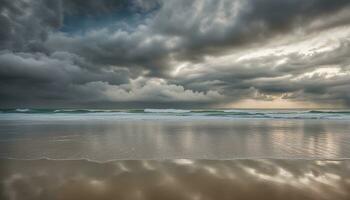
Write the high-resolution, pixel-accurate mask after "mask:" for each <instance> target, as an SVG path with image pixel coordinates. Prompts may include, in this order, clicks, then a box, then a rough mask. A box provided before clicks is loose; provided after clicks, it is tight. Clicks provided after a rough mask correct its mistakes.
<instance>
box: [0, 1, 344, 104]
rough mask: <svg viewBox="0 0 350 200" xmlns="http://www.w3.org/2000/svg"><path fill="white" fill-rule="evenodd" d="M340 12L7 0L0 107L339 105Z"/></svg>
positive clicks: (255, 4) (2, 8) (248, 5)
mask: <svg viewBox="0 0 350 200" xmlns="http://www.w3.org/2000/svg"><path fill="white" fill-rule="evenodd" d="M349 11H350V2H349V1H347V0H338V1H328V0H314V1H307V2H305V1H302V0H287V1H279V0H266V1H259V0H248V1H243V0H235V1H231V0H227V1H226V0H221V1H213V0H196V1H183V0H180V1H179V0H169V1H162V0H133V1H120V0H115V1H114V0H113V1H105V0H103V1H90V0H89V1H81V0H69V1H68V0H67V1H66V0H54V1H48V0H35V1H34V0H26V1H24V0H15V1H13V0H11V1H10V0H5V1H2V2H1V3H0V25H1V27H3V28H2V29H1V30H0V96H1V98H0V106H1V107H235V106H237V105H239V102H242V101H246V100H249V101H252V102H256V103H257V104H258V102H260V103H261V102H265V103H266V102H270V103H271V104H273V103H274V102H277V101H278V102H282V101H284V102H297V103H298V104H296V105H298V106H300V107H303V106H306V105H311V104H312V105H314V106H319V107H326V106H332V107H348V106H350V91H349V89H348V88H349V87H350V60H349V54H350V49H349V48H350V45H349V44H350V24H349V23H350V14H349V13H350V12H349ZM252 107H254V105H252Z"/></svg>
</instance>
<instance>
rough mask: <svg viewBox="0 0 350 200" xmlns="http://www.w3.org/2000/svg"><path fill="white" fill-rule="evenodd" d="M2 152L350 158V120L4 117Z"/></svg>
mask: <svg viewBox="0 0 350 200" xmlns="http://www.w3.org/2000/svg"><path fill="white" fill-rule="evenodd" d="M0 157H2V158H19V159H38V158H52V159H82V158H85V159H91V160H97V161H108V160H115V159H174V158H188V159H234V158H307V159H309V158H349V157H350V123H349V121H347V120H285V119H284V120H278V119H273V120H271V119H234V120H215V119H214V120H152V119H148V120H147V119H146V120H139V119H138V120H105V119H104V120H96V119H91V120H90V119H87V120H79V119H74V120H45V119H40V120H15V119H13V120H9V119H7V120H0Z"/></svg>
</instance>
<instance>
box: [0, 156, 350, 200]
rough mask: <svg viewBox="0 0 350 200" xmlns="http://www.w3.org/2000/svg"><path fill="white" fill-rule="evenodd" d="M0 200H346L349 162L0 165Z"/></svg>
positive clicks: (349, 183)
mask: <svg viewBox="0 0 350 200" xmlns="http://www.w3.org/2000/svg"><path fill="white" fill-rule="evenodd" d="M0 163H1V165H0V180H1V182H0V199H4V200H13V199H16V200H47V199H50V200H80V199H83V200H115V199H118V200H124V199H125V200H168V199H169V200H197V199H198V200H232V199H242V200H248V199H252V200H255V199H259V200H277V199H281V200H282V199H283V200H335V199H336V200H348V199H350V162H349V160H230V161H228V160H225V161H218V160H216V161H214V160H184V159H180V160H166V161H159V160H158V161H156V160H136V161H131V160H129V161H113V162H107V163H95V162H89V161H86V160H75V161H67V160H65V161H63V160H60V161H57V160H56V161H55V160H35V161H23V160H22V161H19V160H0Z"/></svg>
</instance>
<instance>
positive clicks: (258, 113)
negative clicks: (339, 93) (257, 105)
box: [0, 108, 350, 119]
mask: <svg viewBox="0 0 350 200" xmlns="http://www.w3.org/2000/svg"><path fill="white" fill-rule="evenodd" d="M0 113H5V114H6V113H18V114H71V115H74V114H98V115H104V113H108V115H112V116H118V115H123V116H124V115H125V114H128V115H130V116H131V117H132V116H135V115H138V117H140V116H143V115H144V116H153V117H155V116H157V115H159V116H179V117H181V116H188V117H225V118H259V119H260V118H267V119H350V110H247V109H242V110H239V109H202V110H185V109H150V108H148V109H129V110H106V109H29V108H16V109H0Z"/></svg>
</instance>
